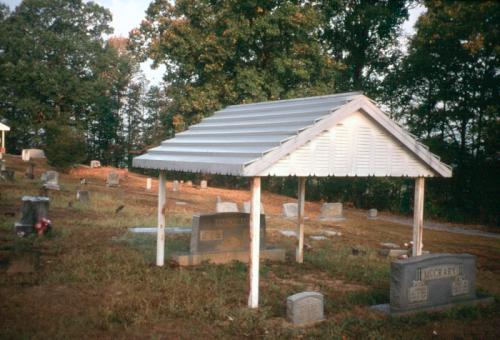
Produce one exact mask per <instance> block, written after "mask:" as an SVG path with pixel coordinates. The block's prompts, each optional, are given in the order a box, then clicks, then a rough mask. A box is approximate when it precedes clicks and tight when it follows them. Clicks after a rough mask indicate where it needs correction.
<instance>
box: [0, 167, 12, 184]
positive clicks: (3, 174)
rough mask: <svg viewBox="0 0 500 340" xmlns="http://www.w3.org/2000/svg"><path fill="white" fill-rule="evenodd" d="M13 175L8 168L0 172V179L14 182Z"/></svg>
mask: <svg viewBox="0 0 500 340" xmlns="http://www.w3.org/2000/svg"><path fill="white" fill-rule="evenodd" d="M14 174H15V172H14V170H12V169H9V168H7V169H5V170H2V171H0V177H1V178H2V179H3V180H4V181H13V180H14Z"/></svg>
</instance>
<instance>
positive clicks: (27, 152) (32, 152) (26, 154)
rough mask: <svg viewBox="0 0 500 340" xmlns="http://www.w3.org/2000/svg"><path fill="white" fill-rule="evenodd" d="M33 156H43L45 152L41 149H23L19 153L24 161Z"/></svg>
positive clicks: (33, 157)
mask: <svg viewBox="0 0 500 340" xmlns="http://www.w3.org/2000/svg"><path fill="white" fill-rule="evenodd" d="M35 158H45V153H44V152H43V150H41V149H23V150H22V153H21V159H22V160H23V161H25V162H29V161H30V160H31V159H35Z"/></svg>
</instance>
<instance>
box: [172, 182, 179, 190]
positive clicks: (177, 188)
mask: <svg viewBox="0 0 500 340" xmlns="http://www.w3.org/2000/svg"><path fill="white" fill-rule="evenodd" d="M172 191H179V181H177V180H175V181H173V182H172Z"/></svg>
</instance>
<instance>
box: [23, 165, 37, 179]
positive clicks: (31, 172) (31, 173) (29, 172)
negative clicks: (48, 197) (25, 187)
mask: <svg viewBox="0 0 500 340" xmlns="http://www.w3.org/2000/svg"><path fill="white" fill-rule="evenodd" d="M24 175H25V176H26V178H29V179H34V178H35V163H29V164H28V167H27V168H26V172H25V173H24Z"/></svg>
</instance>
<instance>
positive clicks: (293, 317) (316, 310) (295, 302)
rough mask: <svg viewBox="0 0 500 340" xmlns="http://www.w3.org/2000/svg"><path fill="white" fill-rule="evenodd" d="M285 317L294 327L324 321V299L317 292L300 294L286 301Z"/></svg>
mask: <svg viewBox="0 0 500 340" xmlns="http://www.w3.org/2000/svg"><path fill="white" fill-rule="evenodd" d="M286 316H287V319H288V321H289V322H291V323H293V324H294V325H307V324H312V323H315V322H319V321H322V320H324V318H325V315H324V298H323V294H321V293H318V292H302V293H298V294H295V295H292V296H289V297H288V298H287V299H286Z"/></svg>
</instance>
